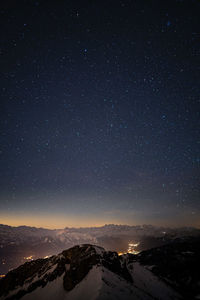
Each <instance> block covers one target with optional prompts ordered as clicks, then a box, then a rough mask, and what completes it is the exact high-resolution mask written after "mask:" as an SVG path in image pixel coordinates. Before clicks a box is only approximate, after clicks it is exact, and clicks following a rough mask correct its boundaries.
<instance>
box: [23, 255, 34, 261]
mask: <svg viewBox="0 0 200 300" xmlns="http://www.w3.org/2000/svg"><path fill="white" fill-rule="evenodd" d="M24 259H25V260H33V255H30V256H27V257H24Z"/></svg>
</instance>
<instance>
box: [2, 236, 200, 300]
mask: <svg viewBox="0 0 200 300" xmlns="http://www.w3.org/2000/svg"><path fill="white" fill-rule="evenodd" d="M199 265H200V238H199V237H187V238H177V239H174V240H173V241H172V242H171V243H170V244H168V245H164V246H161V247H157V248H153V249H150V250H147V251H143V252H141V253H139V254H138V255H133V254H124V255H121V256H119V255H118V254H117V253H116V252H113V251H106V250H104V249H103V248H102V247H99V246H96V245H90V244H83V245H77V246H74V247H72V248H70V249H68V250H64V251H63V252H62V253H60V254H58V255H54V256H52V257H50V258H47V259H37V260H34V261H31V262H27V263H25V264H23V265H22V266H20V267H18V268H17V269H15V270H12V271H10V272H9V273H8V274H7V275H6V276H5V277H4V278H2V279H1V280H0V299H1V300H17V299H22V300H36V299H41V300H56V299H58V300H68V299H69V300H79V299H87V300H115V299H118V300H129V299H135V300H139V299H140V300H142V299H144V300H150V299H151V300H152V299H157V300H158V299H160V300H169V299H185V300H186V299H187V300H193V299H199V297H200V285H199V279H200V277H199Z"/></svg>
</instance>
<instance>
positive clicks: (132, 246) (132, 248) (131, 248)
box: [118, 243, 140, 255]
mask: <svg viewBox="0 0 200 300" xmlns="http://www.w3.org/2000/svg"><path fill="white" fill-rule="evenodd" d="M139 244H140V243H129V244H128V250H127V252H119V253H118V255H123V254H126V253H131V254H138V253H139V251H137V250H135V248H137V247H138V246H139Z"/></svg>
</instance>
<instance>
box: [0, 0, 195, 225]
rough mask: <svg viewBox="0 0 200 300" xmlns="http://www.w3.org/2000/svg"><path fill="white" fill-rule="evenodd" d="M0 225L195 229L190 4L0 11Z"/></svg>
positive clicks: (141, 2) (60, 5)
mask: <svg viewBox="0 0 200 300" xmlns="http://www.w3.org/2000/svg"><path fill="white" fill-rule="evenodd" d="M0 31H1V79H0V82H1V102H0V105H1V109H0V114H1V115H0V124H1V125H0V131H1V135H0V166H1V167H0V172H1V173H0V223H4V224H11V225H23V224H25V225H34V226H45V227H49V228H59V227H64V226H91V225H97V226H98V225H103V224H105V223H115V224H130V225H136V224H155V225H169V226H182V225H192V226H197V227H200V199H199V196H200V185H199V178H200V177H199V175H200V173H199V166H200V156H199V150H200V138H199V128H200V118H199V111H200V110H199V99H200V88H199V87H200V43H199V42H200V2H199V1H192V0H188V1H181V0H169V1H161V0H160V1H157V0H148V1H147V0H146V1H145V0H130V1H128V0H127V1H116V0H107V1H103V0H102V1H87V0H86V1H67V0H65V1H61V0H60V1H42V0H41V1H40V0H38V1H32V0H26V1H23V0H21V1H17V0H16V1H14V0H13V1H10V0H6V1H5V0H2V1H1V3H0Z"/></svg>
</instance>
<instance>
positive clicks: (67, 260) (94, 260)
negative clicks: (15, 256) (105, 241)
mask: <svg viewBox="0 0 200 300" xmlns="http://www.w3.org/2000/svg"><path fill="white" fill-rule="evenodd" d="M121 260H122V258H120V257H119V256H118V254H117V253H116V252H106V251H105V250H104V249H103V248H100V247H97V246H91V245H87V244H86V245H82V246H75V247H73V248H70V249H68V250H65V251H63V252H62V253H61V254H60V255H58V256H52V257H50V258H49V259H38V260H35V261H32V262H28V263H25V264H24V265H22V266H20V267H19V268H17V269H15V270H13V271H10V272H9V273H8V274H7V275H6V277H4V278H3V279H2V280H0V297H3V298H2V299H5V300H8V299H9V300H11V299H13V300H14V299H20V298H21V297H22V296H24V295H25V294H27V293H30V292H32V291H33V290H35V289H36V288H37V287H44V286H45V285H46V284H47V283H48V282H50V281H53V280H55V279H56V278H57V277H59V276H61V275H64V276H63V287H64V289H65V290H66V291H71V290H72V289H73V288H74V287H75V286H76V285H77V284H78V283H79V282H80V281H81V280H82V279H83V278H84V277H85V276H86V275H87V274H88V272H89V271H90V270H91V269H92V267H93V266H95V265H101V266H104V267H105V268H107V269H109V270H110V271H112V272H114V273H116V274H118V275H120V276H121V277H123V278H124V279H126V280H128V281H130V282H131V281H132V278H131V276H130V274H129V272H128V270H127V268H126V264H124V263H122V261H121ZM52 268H53V270H51V269H52ZM36 276H37V280H34V278H35V277H36ZM33 280H34V282H33ZM24 283H27V284H29V285H28V288H27V289H26V290H25V289H23V285H24ZM17 287H22V289H21V290H20V291H19V292H18V293H16V294H13V295H11V296H9V295H8V294H9V293H10V292H11V291H13V290H14V289H15V288H17Z"/></svg>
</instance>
